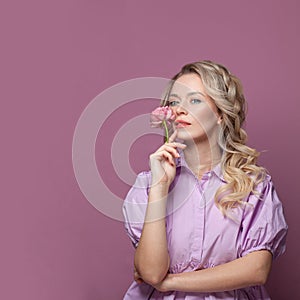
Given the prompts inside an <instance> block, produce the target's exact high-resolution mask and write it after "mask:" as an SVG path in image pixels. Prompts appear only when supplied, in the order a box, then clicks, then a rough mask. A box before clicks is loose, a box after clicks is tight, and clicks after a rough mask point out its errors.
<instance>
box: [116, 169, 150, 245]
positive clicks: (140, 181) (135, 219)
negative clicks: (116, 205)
mask: <svg viewBox="0 0 300 300" xmlns="http://www.w3.org/2000/svg"><path fill="white" fill-rule="evenodd" d="M149 183H150V172H141V173H139V174H138V175H137V178H136V181H135V183H134V185H133V186H132V187H131V189H130V190H129V192H128V194H127V196H126V198H125V200H124V203H123V207H122V212H123V216H124V220H125V223H124V226H125V230H126V233H127V235H128V236H129V238H130V240H131V242H132V244H133V246H134V247H135V248H136V247H137V245H138V242H139V240H140V237H141V233H142V229H143V224H144V219H145V214H146V209H147V205H148V193H149V191H148V190H149Z"/></svg>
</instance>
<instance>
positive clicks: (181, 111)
mask: <svg viewBox="0 0 300 300" xmlns="http://www.w3.org/2000/svg"><path fill="white" fill-rule="evenodd" d="M175 111H176V114H177V115H182V114H184V115H186V114H187V110H186V109H185V108H184V107H183V106H182V105H178V106H177V107H176V110H175Z"/></svg>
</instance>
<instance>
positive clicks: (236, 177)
mask: <svg viewBox="0 0 300 300" xmlns="http://www.w3.org/2000/svg"><path fill="white" fill-rule="evenodd" d="M189 73H196V74H198V75H199V76H200V78H201V80H202V83H203V86H204V88H205V90H206V93H207V95H208V96H209V97H210V98H211V99H212V100H213V101H214V103H215V105H216V106H217V108H218V111H219V113H220V114H221V116H222V122H221V124H220V126H221V130H220V136H219V141H218V142H219V145H220V147H221V148H222V150H223V154H222V158H221V169H222V172H223V177H224V179H225V181H226V184H225V185H223V186H221V187H220V188H219V189H218V190H217V191H216V194H215V203H216V205H217V207H218V208H219V209H220V211H221V212H222V214H223V215H224V216H229V212H230V211H231V210H232V209H233V208H236V207H239V206H244V205H245V203H246V202H245V199H246V198H247V197H248V196H249V195H250V193H253V194H255V195H258V192H257V190H256V187H257V185H258V184H259V183H260V182H262V181H263V180H264V178H265V176H266V173H267V170H266V169H265V168H263V167H261V166H258V164H257V158H258V157H259V155H260V153H259V152H258V151H257V150H256V149H254V148H251V147H249V146H247V145H246V141H247V133H246V131H245V130H244V129H243V128H242V125H243V123H244V121H245V116H246V109H247V107H246V101H245V97H244V95H243V88H242V84H241V82H240V80H239V79H238V78H237V77H236V76H234V75H233V74H231V73H230V72H229V71H228V69H227V68H226V67H224V66H223V65H221V64H217V63H215V62H212V61H209V60H204V61H199V62H194V63H190V64H186V65H185V66H183V67H182V69H181V71H180V72H179V73H178V74H176V75H175V76H174V77H173V78H172V80H171V81H170V84H169V86H168V87H167V89H166V91H165V96H164V99H163V100H162V103H161V105H167V103H168V98H169V95H170V92H171V89H172V87H173V85H174V83H175V81H176V79H178V78H179V77H180V76H182V75H184V74H189Z"/></svg>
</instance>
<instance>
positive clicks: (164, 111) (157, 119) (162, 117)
mask: <svg viewBox="0 0 300 300" xmlns="http://www.w3.org/2000/svg"><path fill="white" fill-rule="evenodd" d="M175 117H176V116H175V114H174V113H173V111H172V109H171V108H170V107H169V106H164V107H157V108H156V109H155V110H154V111H152V113H151V115H150V124H151V127H156V128H159V127H162V128H164V129H165V132H166V140H167V142H168V141H169V131H168V128H170V127H171V125H172V122H173V121H174V120H175Z"/></svg>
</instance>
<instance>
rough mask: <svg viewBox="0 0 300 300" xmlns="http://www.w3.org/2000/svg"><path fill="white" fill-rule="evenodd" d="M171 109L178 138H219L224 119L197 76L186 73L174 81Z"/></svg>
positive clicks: (196, 140) (198, 139) (195, 140)
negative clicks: (220, 123) (220, 126)
mask: <svg viewBox="0 0 300 300" xmlns="http://www.w3.org/2000/svg"><path fill="white" fill-rule="evenodd" d="M169 106H170V108H172V110H173V112H174V114H175V115H176V119H175V122H174V126H175V129H177V132H178V133H177V137H178V138H179V139H182V140H184V141H186V142H187V141H189V140H193V141H194V142H199V141H203V140H206V139H208V138H211V137H213V136H216V135H215V134H216V133H217V132H218V129H219V122H220V120H221V118H220V116H219V114H218V110H217V107H216V105H215V104H214V102H213V101H212V100H211V99H210V98H209V97H208V96H207V94H206V92H205V89H204V86H203V84H202V80H201V78H200V77H199V76H198V75H197V74H195V73H189V74H184V75H182V76H180V77H179V78H178V79H177V80H176V81H175V83H174V86H173V88H172V90H171V93H170V97H169Z"/></svg>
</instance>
